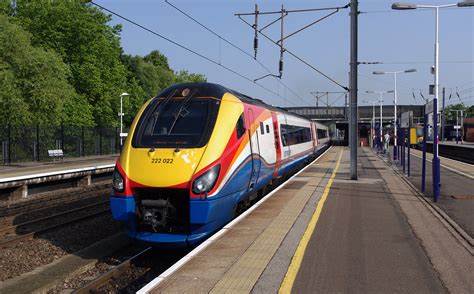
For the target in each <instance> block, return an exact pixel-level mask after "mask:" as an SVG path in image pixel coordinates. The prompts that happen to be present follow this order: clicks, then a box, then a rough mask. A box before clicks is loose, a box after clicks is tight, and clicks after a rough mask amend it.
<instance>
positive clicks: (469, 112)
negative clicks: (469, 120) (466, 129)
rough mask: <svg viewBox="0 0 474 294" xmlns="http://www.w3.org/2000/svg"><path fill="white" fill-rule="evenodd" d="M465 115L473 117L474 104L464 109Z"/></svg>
mask: <svg viewBox="0 0 474 294" xmlns="http://www.w3.org/2000/svg"><path fill="white" fill-rule="evenodd" d="M466 116H467V117H474V105H471V106H470V107H468V108H467V109H466Z"/></svg>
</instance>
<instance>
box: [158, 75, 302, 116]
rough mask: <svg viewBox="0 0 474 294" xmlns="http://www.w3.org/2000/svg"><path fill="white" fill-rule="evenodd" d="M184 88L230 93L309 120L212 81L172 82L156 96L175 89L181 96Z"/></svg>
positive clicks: (210, 93) (209, 93) (207, 93)
mask: <svg viewBox="0 0 474 294" xmlns="http://www.w3.org/2000/svg"><path fill="white" fill-rule="evenodd" d="M185 88H193V89H196V90H197V93H196V95H198V96H201V97H215V98H218V99H222V97H223V96H224V94H225V93H231V94H233V95H235V96H236V97H238V98H239V99H240V100H242V101H243V102H245V103H248V104H251V105H256V106H262V107H265V108H267V109H270V110H273V111H278V112H284V113H287V114H291V115H293V116H297V117H301V118H304V119H307V120H310V119H309V118H307V117H305V116H302V115H299V114H296V113H293V112H290V111H288V110H286V109H284V108H280V107H277V106H273V105H269V104H266V103H265V102H263V101H262V100H260V99H255V98H252V97H250V96H247V95H245V94H242V93H240V92H237V91H235V90H232V89H229V88H226V87H224V86H222V85H219V84H213V83H181V84H174V85H172V86H170V87H168V88H166V89H164V90H163V91H162V92H161V93H159V94H158V95H157V96H156V97H166V96H168V95H170V94H171V93H172V92H174V91H176V93H177V94H178V95H176V96H179V97H180V96H181V92H182V90H184V89H185Z"/></svg>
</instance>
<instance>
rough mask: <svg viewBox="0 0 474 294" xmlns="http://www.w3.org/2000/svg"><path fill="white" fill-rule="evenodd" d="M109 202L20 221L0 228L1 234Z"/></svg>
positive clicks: (105, 201)
mask: <svg viewBox="0 0 474 294" xmlns="http://www.w3.org/2000/svg"><path fill="white" fill-rule="evenodd" d="M107 203H109V200H104V201H100V202H97V203H94V204H89V205H85V206H81V207H78V208H74V209H71V210H67V211H63V212H60V213H56V214H52V215H48V216H45V217H42V218H38V219H33V220H30V221H26V222H23V223H19V224H17V225H13V226H9V227H5V228H0V236H4V235H6V234H9V233H15V230H17V229H18V228H21V227H23V226H27V225H32V224H36V223H40V222H43V221H47V220H51V219H54V218H56V217H61V216H64V215H67V214H71V213H74V212H78V211H81V210H85V209H88V208H92V207H96V206H99V205H102V204H107ZM51 208H54V206H52V207H51Z"/></svg>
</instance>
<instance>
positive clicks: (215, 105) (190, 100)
mask: <svg viewBox="0 0 474 294" xmlns="http://www.w3.org/2000/svg"><path fill="white" fill-rule="evenodd" d="M219 105H220V101H218V100H217V99H209V98H201V97H193V96H192V95H188V96H186V97H168V98H165V97H163V98H155V99H154V100H153V101H152V102H151V103H150V105H149V106H148V107H147V108H146V109H145V111H144V113H143V115H142V117H141V118H140V120H139V122H138V127H137V131H136V132H135V134H134V136H133V140H132V145H133V147H135V148H151V147H154V148H157V147H158V148H160V147H161V148H176V147H187V148H200V147H203V146H204V145H205V144H207V142H208V140H209V138H210V136H211V133H212V130H213V129H214V125H215V122H216V119H217V113H218V111H219Z"/></svg>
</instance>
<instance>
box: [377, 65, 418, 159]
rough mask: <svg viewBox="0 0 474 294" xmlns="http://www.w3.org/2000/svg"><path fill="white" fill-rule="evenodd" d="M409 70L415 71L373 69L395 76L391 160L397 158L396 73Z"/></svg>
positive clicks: (413, 70) (378, 73)
mask: <svg viewBox="0 0 474 294" xmlns="http://www.w3.org/2000/svg"><path fill="white" fill-rule="evenodd" d="M411 72H416V69H414V68H412V69H407V70H400V71H374V72H373V74H374V75H384V74H393V76H394V77H395V88H394V91H395V92H394V95H393V96H394V98H395V99H394V102H393V108H394V112H393V113H394V118H395V119H394V121H393V128H394V129H393V134H394V138H393V160H397V159H398V158H397V156H398V154H397V98H398V97H397V74H399V73H411Z"/></svg>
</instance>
